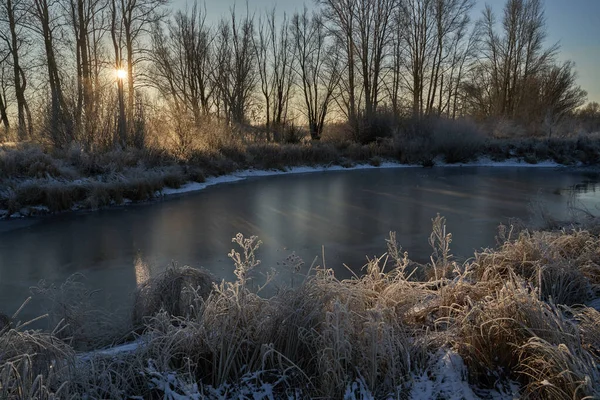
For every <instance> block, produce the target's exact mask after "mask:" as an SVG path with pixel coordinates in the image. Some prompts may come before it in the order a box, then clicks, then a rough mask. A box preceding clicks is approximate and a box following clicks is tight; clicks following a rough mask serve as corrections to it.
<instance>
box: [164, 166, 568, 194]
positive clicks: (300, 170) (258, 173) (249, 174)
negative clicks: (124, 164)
mask: <svg viewBox="0 0 600 400" xmlns="http://www.w3.org/2000/svg"><path fill="white" fill-rule="evenodd" d="M449 167H494V168H499V167H510V168H514V167H519V168H557V167H565V166H564V165H560V164H557V163H555V162H553V161H541V162H539V163H537V164H528V163H526V162H523V161H520V160H514V159H512V160H506V161H502V162H498V161H492V160H490V159H488V158H482V159H480V160H478V161H476V162H472V163H465V164H446V163H444V162H436V164H435V165H434V167H433V168H449ZM390 168H422V167H421V166H420V165H415V164H400V163H396V162H389V161H386V162H382V163H381V164H380V165H378V166H375V165H370V164H358V165H354V166H352V167H347V168H346V167H342V166H341V165H325V166H319V167H309V166H305V167H291V168H286V169H284V170H275V169H273V170H264V169H246V170H241V171H237V172H234V173H233V174H230V175H222V176H217V177H210V178H208V179H206V181H205V182H202V183H198V182H190V183H187V184H185V185H183V186H181V187H180V188H179V189H173V188H164V189H163V190H162V192H161V194H162V195H163V196H168V195H172V194H181V193H189V192H196V191H199V190H203V189H206V188H207V187H209V186H213V185H218V184H220V183H230V182H237V181H241V180H244V179H246V178H254V177H263V176H276V175H289V174H308V173H314V172H328V171H355V170H364V169H390Z"/></svg>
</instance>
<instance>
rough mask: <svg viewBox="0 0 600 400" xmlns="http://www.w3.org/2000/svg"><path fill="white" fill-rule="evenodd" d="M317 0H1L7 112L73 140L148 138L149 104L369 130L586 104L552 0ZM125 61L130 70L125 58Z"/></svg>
mask: <svg viewBox="0 0 600 400" xmlns="http://www.w3.org/2000/svg"><path fill="white" fill-rule="evenodd" d="M474 3H475V2H474V0H316V1H315V3H314V7H312V9H309V8H308V7H306V6H304V8H303V9H302V10H300V11H298V12H296V13H294V14H293V15H283V16H281V15H278V13H276V10H275V9H272V10H266V11H264V12H259V13H257V12H255V11H250V10H249V9H248V6H247V5H246V6H245V8H244V7H238V8H236V7H234V8H232V9H231V10H230V13H229V14H228V15H225V16H223V17H222V18H221V19H220V20H218V21H209V20H208V19H207V13H206V9H205V7H204V6H203V5H202V4H197V3H194V4H192V5H190V6H189V7H186V9H185V10H170V9H169V8H168V3H167V0H1V1H0V123H1V124H2V126H3V127H4V128H5V130H6V131H7V132H8V131H9V130H11V131H12V132H16V136H17V137H18V139H19V140H27V139H30V138H33V137H37V136H41V137H43V138H45V139H48V140H49V141H50V142H51V143H52V144H53V145H55V146H58V147H62V146H65V145H68V144H69V143H71V142H73V141H77V142H78V143H81V144H82V145H84V146H85V147H86V148H88V149H92V148H107V147H113V146H131V145H133V146H142V145H143V136H144V131H145V130H146V129H148V126H147V125H148V121H149V119H150V117H149V116H150V115H154V116H156V115H160V118H159V119H160V120H162V121H165V120H168V121H169V122H170V124H171V125H170V127H171V128H170V129H173V130H174V131H176V132H178V133H179V136H178V137H179V141H180V142H181V143H180V145H181V146H185V145H186V143H185V142H186V141H187V140H189V139H187V138H186V137H187V136H186V135H187V133H186V132H190V131H193V129H194V128H197V127H201V126H202V125H203V124H206V123H207V121H210V120H214V119H218V120H221V121H224V122H226V123H227V124H228V125H230V126H239V125H247V124H249V123H253V124H261V125H262V126H264V128H265V129H264V131H265V132H266V139H268V140H272V141H281V140H282V134H281V132H282V129H283V128H284V127H285V126H288V125H290V124H296V125H302V126H306V127H307V128H308V131H309V133H310V136H311V138H312V139H313V140H318V139H319V138H320V137H321V135H322V133H323V130H324V127H325V124H326V122H327V121H329V120H331V119H335V120H337V121H340V120H343V121H345V122H347V125H348V127H349V129H350V131H351V132H352V134H353V135H354V137H355V139H357V140H360V141H363V142H366V141H370V140H373V139H375V137H377V136H379V135H381V129H380V128H381V127H380V125H381V120H382V118H383V117H382V116H384V117H385V118H388V119H391V120H393V121H394V122H397V121H399V120H400V119H401V118H406V117H411V118H424V117H429V116H436V117H445V118H451V119H454V118H459V117H464V116H469V117H472V118H475V119H478V120H486V119H489V118H505V119H510V120H514V121H517V122H518V123H521V124H525V125H532V126H538V125H541V124H544V123H546V124H548V123H549V124H552V123H556V122H557V121H560V119H561V118H563V117H565V116H566V115H569V114H570V113H572V112H573V111H574V110H575V109H576V108H577V107H579V106H580V105H582V104H583V103H584V101H585V98H586V93H585V92H584V91H583V90H582V89H581V88H580V87H579V86H578V85H577V84H576V72H575V68H574V64H573V63H571V62H559V61H558V58H557V55H558V52H559V47H558V45H547V43H546V37H547V26H546V21H545V17H544V7H543V2H542V1H541V0H507V1H506V3H505V4H504V8H503V9H502V12H501V13H499V14H498V15H497V14H496V13H494V11H493V10H492V8H491V7H490V6H486V8H485V10H484V11H483V13H482V14H481V15H480V16H479V17H478V18H476V19H471V15H472V9H473V7H474ZM117 70H119V73H118V74H117V73H116V72H115V71H117Z"/></svg>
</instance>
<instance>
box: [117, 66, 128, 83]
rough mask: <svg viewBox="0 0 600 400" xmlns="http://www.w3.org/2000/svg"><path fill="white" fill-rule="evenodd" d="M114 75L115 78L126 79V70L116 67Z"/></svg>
mask: <svg viewBox="0 0 600 400" xmlns="http://www.w3.org/2000/svg"><path fill="white" fill-rule="evenodd" d="M115 76H116V77H117V79H119V80H122V81H124V80H125V79H127V70H125V69H123V68H117V69H115Z"/></svg>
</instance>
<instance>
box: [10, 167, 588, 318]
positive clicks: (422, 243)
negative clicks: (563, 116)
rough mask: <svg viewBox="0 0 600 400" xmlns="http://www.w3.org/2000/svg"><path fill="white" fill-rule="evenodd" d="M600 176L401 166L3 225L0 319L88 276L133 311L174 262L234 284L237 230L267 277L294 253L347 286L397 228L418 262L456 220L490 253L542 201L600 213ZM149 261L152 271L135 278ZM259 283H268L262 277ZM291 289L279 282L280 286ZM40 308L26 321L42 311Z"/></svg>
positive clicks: (469, 249)
mask: <svg viewBox="0 0 600 400" xmlns="http://www.w3.org/2000/svg"><path fill="white" fill-rule="evenodd" d="M599 181H600V178H599V177H598V175H597V174H594V173H590V172H585V171H581V170H569V169H565V168H559V169H554V168H512V167H507V168H489V167H459V168H431V169H423V168H399V169H370V170H355V171H334V172H318V173H310V174H297V175H281V176H271V177H261V178H249V179H246V180H243V181H240V182H235V183H228V184H222V185H218V186H212V187H209V188H207V189H206V190H203V191H200V192H196V193H189V194H185V195H180V196H178V197H177V198H173V199H170V200H168V201H164V202H158V203H154V204H145V205H138V206H131V207H124V208H120V209H112V210H104V211H99V212H90V213H83V214H82V213H77V214H74V213H71V214H63V215H57V216H51V217H47V218H40V219H31V220H11V221H0V312H4V313H6V314H12V313H13V312H14V311H15V310H16V309H17V308H18V307H19V305H20V304H21V302H22V301H23V300H24V299H25V298H26V297H27V296H28V294H29V287H31V286H34V285H36V284H37V283H38V281H39V280H40V279H45V280H46V281H48V282H52V283H56V284H60V283H62V282H64V280H65V279H66V278H67V277H69V276H70V275H71V274H73V273H76V272H79V273H82V274H84V275H85V276H86V277H87V283H88V285H89V286H90V287H92V288H97V289H100V291H99V292H98V293H96V294H95V295H94V296H96V297H97V299H98V301H100V302H102V303H105V304H108V305H109V306H110V307H112V308H114V307H116V306H117V305H119V304H127V303H128V302H129V301H130V294H131V292H132V291H133V289H134V288H135V285H136V279H139V278H136V276H141V275H144V274H145V273H149V274H154V273H156V272H158V271H161V270H164V268H165V267H166V266H167V265H169V264H170V263H172V262H176V263H178V264H180V265H190V266H195V267H200V266H202V267H204V268H206V269H208V270H210V271H212V272H213V273H214V274H215V275H216V276H217V277H218V278H224V279H233V271H232V263H231V260H229V259H228V257H227V253H228V252H229V251H230V250H231V249H232V245H233V244H232V243H231V237H232V236H234V235H235V234H236V233H237V232H242V233H243V234H244V235H258V236H259V237H260V239H261V240H262V241H263V242H264V244H263V246H262V247H261V249H260V251H259V254H258V257H259V258H260V259H261V260H262V261H263V263H262V265H261V268H262V270H263V271H265V270H266V269H269V268H276V269H277V268H278V262H280V261H281V260H283V259H284V258H285V257H286V256H287V255H288V254H290V253H291V252H292V251H295V252H296V254H297V255H299V256H301V257H302V258H303V259H304V260H305V262H306V264H307V265H310V264H311V262H312V261H313V259H314V258H315V257H316V256H319V259H318V260H317V263H318V264H322V261H321V259H320V255H321V246H324V249H325V258H326V265H327V267H328V268H333V269H334V270H335V271H336V274H337V275H338V276H339V277H342V278H343V277H348V276H349V275H350V272H349V271H348V270H347V269H346V268H345V267H344V266H343V265H342V263H346V264H347V265H348V266H349V267H350V268H351V269H353V270H354V271H355V272H357V273H360V270H361V267H362V266H363V265H364V263H365V256H367V255H368V256H370V257H372V256H375V255H380V254H382V253H383V252H384V251H385V241H384V239H385V238H386V237H387V235H388V232H389V231H392V230H393V231H396V232H397V238H398V241H399V242H400V244H401V245H402V246H403V248H404V249H406V250H407V251H408V252H409V256H410V258H412V259H415V260H418V261H426V260H427V259H428V257H429V254H430V253H431V249H430V248H429V245H428V243H427V238H428V236H429V234H430V231H431V218H433V217H434V216H435V215H436V213H438V212H439V213H440V214H442V215H443V216H445V217H446V218H447V221H448V230H449V231H450V232H452V234H453V243H452V250H453V253H454V254H455V255H457V256H460V257H463V258H466V257H469V256H470V255H472V253H473V251H474V250H475V249H479V248H481V247H487V246H493V245H494V244H495V236H496V233H497V229H496V228H497V226H498V224H499V223H501V222H504V223H506V222H507V221H508V219H509V218H512V217H516V218H521V219H528V218H529V217H530V210H531V208H530V203H531V202H532V201H534V202H536V203H538V204H539V203H540V202H541V203H542V204H543V207H545V208H546V209H547V211H548V212H550V213H551V214H552V215H553V216H554V218H556V219H559V220H560V219H566V218H568V206H569V204H572V203H573V202H575V203H576V204H577V205H579V206H585V207H587V208H589V209H590V210H593V211H596V212H598V205H599V204H600V192H598V191H597V189H600V185H599V184H598V182H599ZM138 255H140V256H141V257H142V258H143V259H144V260H145V261H146V263H147V264H148V266H149V269H148V270H147V271H137V274H136V270H135V259H136V257H137V256H138ZM258 279H259V280H260V279H261V278H258ZM288 281H289V275H287V274H286V273H285V272H282V273H281V276H280V278H279V280H278V283H279V284H281V285H283V284H286V282H288ZM37 307H38V306H37V305H36V304H31V305H30V306H29V307H28V308H27V309H26V310H25V311H24V314H23V316H22V317H25V316H33V315H36V313H39V310H37V309H36V308H37Z"/></svg>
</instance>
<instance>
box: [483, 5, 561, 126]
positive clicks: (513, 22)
mask: <svg viewBox="0 0 600 400" xmlns="http://www.w3.org/2000/svg"><path fill="white" fill-rule="evenodd" d="M480 24H481V29H482V35H483V38H482V40H483V43H482V50H483V62H484V66H485V68H486V69H487V71H488V73H489V75H490V77H491V79H490V84H491V97H490V101H491V102H492V109H491V112H492V113H493V114H494V115H499V116H504V117H511V118H512V117H517V116H518V114H519V112H520V111H519V110H520V106H521V104H522V100H523V97H524V96H525V94H526V93H527V92H528V90H529V89H528V83H529V82H531V79H532V77H535V76H536V75H537V74H539V73H540V72H541V71H542V70H543V69H544V68H545V67H546V66H547V65H548V64H550V63H552V62H553V60H554V56H555V54H556V52H557V50H558V46H557V45H554V46H550V47H548V48H544V41H545V38H546V26H545V17H544V10H543V7H542V4H541V1H540V0H508V1H507V3H506V5H505V7H504V13H503V18H502V23H501V26H502V33H498V32H497V31H496V18H495V16H494V13H493V12H492V10H491V8H490V7H489V6H488V7H486V9H485V11H484V14H483V18H482V20H481V22H480Z"/></svg>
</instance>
